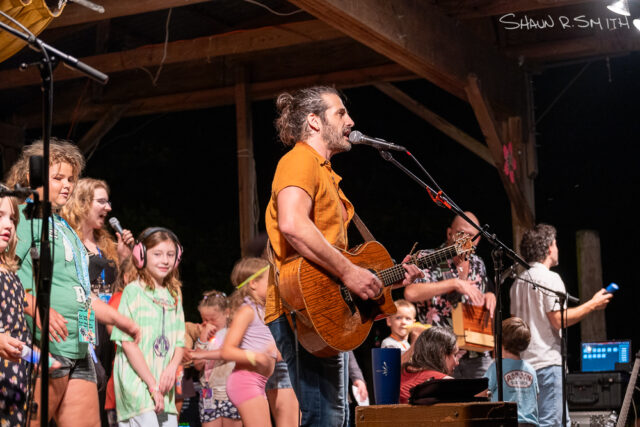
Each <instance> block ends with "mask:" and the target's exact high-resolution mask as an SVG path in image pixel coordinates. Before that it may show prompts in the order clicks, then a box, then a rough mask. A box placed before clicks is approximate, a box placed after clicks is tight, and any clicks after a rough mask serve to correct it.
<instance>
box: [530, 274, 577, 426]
mask: <svg viewBox="0 0 640 427" xmlns="http://www.w3.org/2000/svg"><path fill="white" fill-rule="evenodd" d="M518 280H520V281H521V282H524V283H527V284H529V285H531V286H532V287H533V289H536V290H538V291H539V292H542V293H547V294H552V295H555V296H556V297H557V298H558V303H559V304H560V331H561V337H560V356H561V357H562V425H563V426H565V425H566V424H567V416H568V414H567V403H566V402H567V347H568V346H567V340H568V339H569V338H568V334H567V326H568V325H567V317H566V316H567V309H568V308H567V304H566V302H567V301H568V302H571V303H574V304H579V303H580V300H579V299H578V298H576V297H574V296H571V295H569V293H568V292H566V293H565V292H560V291H556V290H553V289H550V288H548V287H546V286H543V285H541V284H540V283H538V282H535V281H533V280H530V279H525V278H524V277H523V276H522V275H521V276H520V277H518Z"/></svg>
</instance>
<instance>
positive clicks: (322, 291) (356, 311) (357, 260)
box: [278, 241, 396, 357]
mask: <svg viewBox="0 0 640 427" xmlns="http://www.w3.org/2000/svg"><path fill="white" fill-rule="evenodd" d="M342 254H343V255H344V256H345V257H346V258H347V259H349V261H351V262H352V263H354V264H356V265H358V266H360V267H363V268H366V269H369V270H371V271H372V272H374V273H376V272H378V271H381V270H384V269H387V268H389V267H392V266H393V265H394V264H393V261H392V260H391V257H390V256H389V253H388V252H387V250H386V249H385V248H384V247H383V246H382V245H381V244H380V243H378V242H373V241H372V242H366V243H364V244H362V245H360V246H357V247H356V248H354V249H352V250H350V251H342ZM278 289H279V291H280V296H281V297H282V299H283V300H284V302H285V307H286V309H287V319H288V320H289V323H290V324H291V327H292V329H294V330H295V328H297V331H298V340H299V341H300V343H301V344H302V346H303V347H304V348H305V349H306V350H307V351H308V352H309V353H311V354H313V355H314V356H317V357H330V356H335V355H336V354H338V353H340V352H345V351H350V350H353V349H354V348H356V347H358V346H359V345H360V344H362V342H363V341H364V340H365V339H366V337H367V335H369V331H370V330H371V327H372V324H373V321H374V320H375V319H376V318H377V317H379V316H380V315H382V317H387V316H390V315H392V314H394V313H395V312H396V307H395V304H394V303H393V300H392V298H391V286H386V287H384V288H383V291H382V294H381V295H380V296H379V297H378V298H376V299H373V300H366V301H364V300H362V299H360V298H359V297H357V296H356V295H354V294H352V293H351V292H350V291H349V290H348V289H347V287H346V286H344V285H343V284H342V283H341V282H339V280H338V279H336V278H335V277H332V276H331V275H329V274H328V273H327V272H326V270H324V269H323V268H321V267H319V266H318V265H316V264H313V263H311V262H309V261H307V260H306V259H304V258H302V257H300V258H296V259H293V260H291V261H288V262H285V263H284V264H283V265H282V266H281V267H280V280H279V284H278ZM291 311H295V312H296V316H295V328H294V325H293V323H292V318H291V315H290V312H291Z"/></svg>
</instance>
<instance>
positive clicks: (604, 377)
mask: <svg viewBox="0 0 640 427" xmlns="http://www.w3.org/2000/svg"><path fill="white" fill-rule="evenodd" d="M628 382H629V374H628V373H626V372H577V373H573V374H568V375H567V402H568V404H569V409H570V410H572V411H580V410H582V411H594V410H601V409H615V410H616V411H619V410H620V407H621V406H622V401H623V400H624V393H625V391H626V387H627V383H628Z"/></svg>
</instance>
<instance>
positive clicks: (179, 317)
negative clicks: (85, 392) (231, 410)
mask: <svg viewBox="0 0 640 427" xmlns="http://www.w3.org/2000/svg"><path fill="white" fill-rule="evenodd" d="M153 298H155V299H156V300H163V299H164V300H167V301H168V302H169V305H171V307H170V308H165V314H164V317H165V319H164V334H165V336H166V337H167V338H168V339H169V343H170V347H169V351H168V352H167V354H166V355H165V356H164V357H158V356H156V354H155V353H154V351H153V343H154V341H155V340H156V338H158V337H159V336H160V335H161V334H162V310H163V308H162V306H161V305H159V304H156V303H155V302H154V301H153ZM174 301H175V300H174V298H173V297H172V296H171V294H170V293H169V291H168V290H167V289H166V288H160V287H156V288H155V290H153V291H152V290H150V289H148V288H147V287H146V286H145V285H144V283H142V282H139V281H135V282H131V283H130V284H128V285H127V286H126V287H125V289H124V292H123V293H122V300H121V301H120V306H119V307H118V311H119V312H120V313H122V314H123V315H125V316H127V317H130V318H131V319H133V320H134V321H135V322H136V323H137V324H138V325H139V326H140V332H141V339H140V343H138V347H140V351H142V355H143V356H144V360H145V362H146V363H147V366H148V367H149V370H150V371H151V373H152V374H153V377H154V378H155V379H156V382H159V381H160V375H161V374H162V371H163V370H164V369H165V368H166V366H167V365H168V364H169V362H170V361H171V358H172V357H173V353H174V352H175V349H176V347H184V312H183V310H182V301H181V300H179V301H178V304H174ZM111 340H112V341H115V342H116V344H118V348H117V350H116V358H115V363H114V366H113V379H114V385H115V394H116V407H117V410H118V421H124V420H128V419H129V418H132V417H135V416H137V415H140V414H142V413H144V412H149V411H153V410H154V408H155V405H154V404H153V398H152V397H151V393H150V392H149V390H148V389H147V385H146V384H145V383H144V381H142V379H141V378H140V377H139V376H138V374H137V373H136V371H134V369H133V367H132V366H131V364H130V363H129V360H128V359H127V356H126V355H125V353H124V350H123V349H122V345H121V343H122V341H133V339H132V338H131V337H130V336H129V335H127V334H126V333H124V332H122V331H120V330H119V329H118V328H113V333H112V334H111ZM164 410H165V412H167V413H170V414H176V415H177V413H178V411H177V410H176V405H175V387H174V388H172V389H171V390H170V391H169V392H168V393H167V394H166V395H165V396H164Z"/></svg>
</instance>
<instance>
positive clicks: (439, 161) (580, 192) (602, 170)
mask: <svg viewBox="0 0 640 427" xmlns="http://www.w3.org/2000/svg"><path fill="white" fill-rule="evenodd" d="M585 66H586V69H584V70H583V68H584V67H585ZM639 66H640V56H639V55H638V54H632V55H629V56H624V57H618V58H611V59H610V61H609V62H608V63H607V61H606V60H596V61H594V62H592V63H590V64H588V65H585V63H579V64H573V65H565V66H559V67H556V68H552V69H547V70H545V71H544V72H541V73H538V74H534V75H533V87H534V102H535V107H536V115H537V117H539V116H540V115H541V114H542V113H543V112H544V111H545V110H546V109H547V107H548V106H549V105H551V104H552V103H553V102H554V100H555V99H556V97H558V95H559V94H560V93H561V92H562V91H564V90H565V89H566V92H564V94H562V96H561V97H560V98H559V99H558V101H557V102H556V103H555V104H554V105H553V107H552V108H551V109H550V110H549V112H548V113H547V114H546V115H545V116H544V117H542V119H541V120H540V121H539V123H538V125H537V128H536V130H537V154H538V169H539V175H538V178H537V180H536V182H535V192H536V218H537V221H538V222H548V223H551V224H553V225H555V226H556V227H557V229H558V232H559V235H558V245H559V248H560V266H559V267H557V268H556V271H558V272H559V273H560V274H561V276H562V277H563V279H564V281H565V283H566V285H567V289H568V291H569V292H570V293H571V294H573V295H578V289H577V273H576V245H575V233H576V231H577V230H581V229H593V230H596V231H598V232H599V233H600V238H601V247H602V262H603V279H604V282H603V284H604V285H605V286H606V284H608V283H609V282H612V281H613V282H617V283H618V284H619V285H620V288H621V289H620V291H618V293H617V294H616V296H615V298H614V300H613V302H612V303H611V304H609V307H608V308H607V311H606V319H607V336H608V338H611V339H614V338H631V339H633V340H634V346H633V349H634V351H635V350H636V349H637V346H638V344H639V343H640V336H639V334H638V328H637V327H636V326H637V325H638V321H637V320H636V319H635V316H634V314H635V306H636V301H638V299H639V297H640V295H639V292H638V290H637V289H636V284H635V277H634V273H635V272H634V268H635V267H636V265H635V263H636V262H637V261H636V256H637V254H638V252H639V251H638V244H637V242H636V241H635V234H634V230H635V229H636V228H637V226H636V224H635V221H636V220H637V219H636V217H635V209H634V207H635V203H634V198H635V196H636V195H637V194H638V191H637V190H636V188H635V187H636V185H637V184H638V183H639V182H640V180H639V179H638V178H639V175H640V172H639V165H638V161H637V154H638V151H639V150H638V148H637V146H636V143H637V135H638V134H640V121H639V120H638V118H637V117H636V114H637V111H638V110H637V108H635V104H636V103H637V102H638V99H640V96H639V95H640V82H639V81H638V79H637V78H636V77H637V73H636V71H637V70H638V67H639ZM581 71H584V72H583V73H582V74H580V75H579V77H577V79H576V76H578V74H579V73H580V72H581ZM574 79H575V82H574V83H573V84H571V85H570V83H571V82H572V80H574ZM159 84H162V78H161V79H160V81H159ZM397 85H398V86H399V87H400V88H401V89H403V90H405V91H406V92H407V93H409V94H410V95H411V96H413V97H414V98H416V99H417V100H419V101H420V102H421V103H423V104H424V105H425V106H426V107H427V108H430V109H432V110H433V111H435V112H436V113H438V114H440V115H441V116H443V117H444V118H445V119H447V120H448V121H450V122H452V123H453V124H454V125H456V126H458V127H460V128H461V129H463V130H465V131H466V132H467V133H469V134H470V135H472V136H474V137H475V138H477V139H479V140H484V139H483V137H482V134H481V132H480V130H479V128H478V125H477V122H476V120H475V117H474V115H473V112H472V110H471V108H470V106H469V104H467V103H466V102H463V101H461V100H459V99H457V98H454V97H453V96H451V95H449V94H448V93H445V92H444V91H442V90H441V89H439V88H437V87H435V86H433V85H432V84H430V83H428V82H426V81H423V80H420V81H410V82H403V83H397ZM344 94H345V96H346V105H347V108H348V109H349V111H350V114H351V116H352V118H353V119H354V121H355V123H356V126H355V129H358V130H360V131H362V132H363V133H365V134H367V135H371V136H377V137H381V138H384V139H387V140H390V141H394V142H397V143H399V144H402V145H404V146H406V147H407V148H408V149H409V150H410V151H411V152H412V153H413V154H414V155H415V156H416V157H417V158H418V159H419V160H420V161H421V162H422V163H423V165H424V166H425V167H426V169H427V170H428V171H429V172H430V173H431V174H432V175H433V176H434V178H435V179H436V180H437V181H438V182H439V184H440V185H441V186H442V187H443V188H444V189H445V191H447V193H448V194H449V195H450V196H451V197H452V198H453V199H454V200H455V201H456V202H457V203H458V205H460V206H461V207H462V208H463V209H466V210H471V211H474V212H475V213H476V214H477V215H478V217H479V218H480V221H481V222H482V223H483V224H485V223H486V224H489V225H490V227H491V228H490V230H491V231H492V232H494V233H496V234H497V236H498V237H499V238H501V239H502V240H503V241H504V242H505V243H506V244H508V245H511V238H512V237H511V213H510V206H509V203H508V200H507V197H506V194H505V191H504V188H503V186H502V184H501V181H500V179H499V176H498V174H497V171H496V169H495V168H493V167H491V166H489V165H488V164H487V163H486V162H484V161H483V160H481V159H480V158H478V157H476V156H475V155H474V154H472V153H471V152H469V151H468V150H466V149H465V148H463V147H461V146H460V145H458V144H457V143H456V142H454V141H452V140H450V139H449V138H448V137H446V136H445V135H443V134H442V133H440V132H439V131H437V130H436V129H434V128H433V127H431V126H430V125H429V124H428V123H426V122H425V121H423V120H422V119H420V118H418V117H417V116H415V115H413V114H412V113H410V112H409V111H407V110H405V109H404V108H403V107H402V106H400V105H398V104H396V103H395V102H394V101H392V100H391V99H390V98H388V97H387V96H386V95H384V94H382V93H381V92H379V91H377V90H376V89H375V88H372V87H363V88H356V89H349V90H346V91H345V92H344ZM274 118H275V106H274V103H273V100H270V101H263V102H255V103H254V104H253V131H254V154H255V161H256V169H257V183H258V200H259V207H260V226H259V228H260V229H263V228H264V218H263V216H264V210H265V207H266V204H267V202H268V198H269V192H270V184H271V178H272V175H273V172H274V170H275V166H276V163H277V161H278V159H279V158H280V156H281V155H282V154H283V153H284V152H285V151H284V149H283V147H282V145H281V144H280V143H279V141H278V140H277V137H276V134H275V130H274V128H273V120H274ZM87 129H88V125H87V124H82V125H79V126H77V127H76V128H74V129H73V130H72V131H71V132H70V130H69V128H68V126H65V127H60V128H56V129H54V135H56V136H60V137H70V138H71V139H76V140H77V139H79V137H80V136H82V135H83V134H84V132H85V131H86V130H87ZM38 135H39V131H37V130H36V131H32V133H30V134H29V135H28V138H31V139H33V138H36V137H37V136H38ZM403 157H404V155H403V154H401V153H398V154H397V155H396V158H397V159H399V160H401V161H402V162H403V163H404V164H405V165H407V166H409V167H410V168H412V170H414V171H415V172H416V173H417V168H415V166H414V165H413V164H412V163H411V162H410V161H409V159H405V158H403ZM332 163H333V165H334V169H335V170H336V171H337V172H338V173H339V174H340V175H341V176H342V177H343V184H342V185H343V189H344V191H345V193H346V194H347V196H348V197H349V198H350V199H351V201H352V202H353V203H354V205H355V206H356V209H357V211H358V212H359V214H360V216H361V217H362V218H363V219H364V221H365V222H366V223H367V225H368V226H369V228H370V229H371V231H372V232H373V233H374V235H375V236H376V238H377V239H378V240H379V241H381V242H382V243H383V244H384V245H385V246H386V247H387V248H388V250H389V252H390V253H391V255H392V256H393V257H394V258H396V259H397V260H400V259H402V257H403V256H404V255H405V254H406V253H407V252H408V251H409V250H410V249H411V247H412V245H413V244H414V242H416V241H417V242H419V245H418V247H419V248H428V247H434V246H437V245H439V244H440V243H441V242H442V240H443V239H444V233H445V229H446V227H447V225H448V224H449V223H450V221H451V219H452V216H451V214H450V212H448V211H445V210H443V209H441V208H438V207H436V206H435V205H434V204H433V203H432V202H431V200H430V199H429V197H428V196H427V194H426V193H425V192H424V191H423V190H422V189H421V188H420V187H419V186H418V185H416V184H415V183H414V182H413V181H411V180H410V179H409V178H408V177H406V176H405V175H404V174H403V173H402V172H401V171H399V170H397V169H396V168H395V167H394V166H393V165H391V164H389V163H387V162H385V161H384V160H383V159H382V158H380V156H379V155H378V154H377V152H376V151H375V150H373V149H371V148H369V147H364V146H359V147H354V148H353V150H352V151H351V152H350V153H345V154H340V155H338V156H336V157H334V158H333V159H332ZM84 175H85V176H90V177H96V178H102V179H105V180H106V181H107V182H108V183H109V184H110V186H111V189H112V194H111V200H112V201H113V212H112V213H113V215H114V216H117V217H118V218H119V219H120V222H121V223H122V224H123V226H124V227H125V228H130V229H132V231H133V232H134V234H137V233H139V232H140V231H141V230H142V229H143V228H145V227H147V226H152V225H161V226H166V227H169V228H171V229H173V230H174V231H175V232H176V233H177V235H178V236H179V238H180V239H181V241H182V243H183V245H184V247H185V256H184V261H183V263H182V264H181V274H182V277H183V281H184V288H183V291H184V296H185V312H186V315H187V320H191V321H199V320H200V319H199V316H198V313H197V310H196V309H195V307H196V304H197V302H198V301H199V298H200V296H201V293H202V291H205V290H208V289H211V288H216V289H220V290H224V291H226V292H229V291H231V285H230V280H229V274H230V271H231V268H232V266H233V264H234V262H235V261H236V260H237V259H238V258H239V256H240V248H239V242H238V240H239V231H238V199H237V191H238V189H237V159H236V141H235V110H234V107H233V106H229V107H222V108H215V109H208V110H201V111H187V112H181V113H174V114H162V115H153V116H145V117H134V118H126V119H123V120H122V121H121V122H120V123H119V124H118V125H117V126H116V127H115V128H114V129H112V130H111V131H110V132H109V133H108V134H107V135H106V136H105V138H104V139H103V140H102V143H101V144H100V146H99V148H98V149H97V150H96V151H95V152H94V153H93V154H92V155H91V157H90V158H89V160H88V162H87V169H86V171H85V174H84ZM479 253H480V255H481V256H483V258H484V259H485V262H486V264H487V268H488V270H489V271H491V268H492V264H491V258H490V256H489V247H488V245H487V244H486V242H484V243H481V245H480V248H479ZM507 291H508V290H507V289H504V293H505V295H507V293H508V292H507ZM580 297H581V300H582V301H586V300H587V299H588V298H590V295H580ZM505 302H508V301H506V300H505ZM506 307H507V309H505V314H507V313H508V305H507V306H506ZM384 328H385V327H383V326H381V327H380V328H379V329H380V330H378V331H374V334H375V333H378V334H384V333H385V331H384ZM570 331H571V332H570V344H569V367H570V369H571V370H572V371H573V370H577V369H579V340H580V335H579V328H578V327H573V328H571V329H570ZM381 338H383V337H381ZM364 351H365V350H361V352H364Z"/></svg>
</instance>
